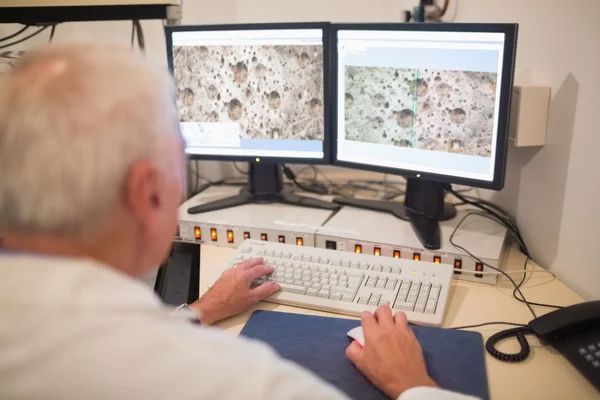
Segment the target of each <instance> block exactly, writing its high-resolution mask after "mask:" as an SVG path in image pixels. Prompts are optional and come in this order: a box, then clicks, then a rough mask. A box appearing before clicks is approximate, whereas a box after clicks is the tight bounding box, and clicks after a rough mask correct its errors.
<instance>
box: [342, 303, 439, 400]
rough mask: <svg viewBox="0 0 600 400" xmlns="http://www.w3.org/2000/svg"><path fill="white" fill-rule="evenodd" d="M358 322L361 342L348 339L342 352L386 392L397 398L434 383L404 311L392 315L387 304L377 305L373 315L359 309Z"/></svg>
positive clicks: (392, 397) (433, 385)
mask: <svg viewBox="0 0 600 400" xmlns="http://www.w3.org/2000/svg"><path fill="white" fill-rule="evenodd" d="M361 325H362V328H363V335H364V338H365V346H364V348H361V346H360V344H358V343H357V342H352V343H351V344H350V346H348V348H347V349H346V356H347V357H348V358H349V359H350V361H352V362H353V363H354V364H355V365H356V367H357V368H358V369H359V370H360V371H361V372H362V373H363V374H364V375H365V376H366V377H367V378H369V380H370V381H371V382H372V383H373V384H374V385H375V386H377V387H378V388H379V389H380V390H381V391H383V392H384V393H385V394H386V395H387V396H389V397H390V398H391V399H397V398H398V396H400V395H401V394H402V393H403V392H405V391H406V390H408V389H410V388H413V387H419V386H431V387H437V385H436V384H435V382H434V381H433V380H432V379H431V378H430V377H429V375H428V374H427V369H426V367H425V359H424V358H423V351H422V350H421V346H420V345H419V342H418V341H417V339H416V338H415V335H414V333H413V331H412V329H410V327H409V326H408V321H407V319H406V314H404V313H403V312H399V313H396V315H394V316H392V310H391V309H390V307H389V306H381V307H379V308H378V309H377V310H376V311H375V314H374V315H373V314H371V313H370V312H363V313H362V315H361Z"/></svg>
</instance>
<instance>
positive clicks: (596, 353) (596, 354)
mask: <svg viewBox="0 0 600 400" xmlns="http://www.w3.org/2000/svg"><path fill="white" fill-rule="evenodd" d="M594 355H595V356H596V357H597V358H599V359H600V351H597V352H595V353H594Z"/></svg>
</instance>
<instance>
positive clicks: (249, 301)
mask: <svg viewBox="0 0 600 400" xmlns="http://www.w3.org/2000/svg"><path fill="white" fill-rule="evenodd" d="M271 273H273V267H269V266H266V265H263V259H262V258H255V259H251V260H246V261H242V262H240V263H238V264H236V265H235V267H234V268H230V269H228V270H227V271H225V272H223V275H221V277H220V278H219V279H218V280H217V281H216V282H215V283H214V285H212V287H211V288H210V289H209V290H208V291H207V292H206V293H205V294H204V295H203V296H202V297H201V298H200V299H199V300H198V301H196V302H195V303H193V304H191V305H190V308H191V309H193V310H195V311H197V312H198V313H199V314H200V320H201V321H202V323H203V324H207V325H210V324H212V323H214V322H217V321H220V320H222V319H225V318H228V317H232V316H234V315H237V314H239V313H242V312H244V311H246V310H248V309H249V308H250V307H252V306H253V305H254V304H256V303H258V302H259V301H260V300H262V299H264V298H265V297H267V296H270V295H272V294H274V293H276V292H278V291H279V289H280V287H279V284H278V283H276V282H267V283H264V284H262V285H260V286H258V287H256V288H252V287H251V285H252V282H253V281H255V280H256V279H258V278H260V277H261V276H263V275H267V274H271Z"/></svg>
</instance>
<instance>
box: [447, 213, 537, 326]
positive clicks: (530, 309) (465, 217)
mask: <svg viewBox="0 0 600 400" xmlns="http://www.w3.org/2000/svg"><path fill="white" fill-rule="evenodd" d="M471 215H479V216H481V217H484V218H487V219H490V220H492V221H495V222H498V221H497V220H496V219H494V217H491V216H489V215H486V214H484V213H480V212H477V211H471V212H469V213H467V214H466V215H465V216H464V217H463V218H462V219H461V220H460V222H459V223H458V225H456V227H455V228H454V230H453V231H452V234H450V238H449V239H448V240H449V241H450V244H452V245H453V246H454V247H455V248H457V249H459V250H461V251H463V252H464V253H465V254H467V255H468V256H469V257H471V258H472V259H474V260H475V261H476V262H478V263H481V264H482V265H485V266H486V267H488V268H491V269H492V270H494V271H497V272H500V273H501V274H502V275H504V276H505V277H506V278H507V279H508V280H509V281H510V282H511V283H512V284H513V286H514V287H515V289H516V290H517V291H518V292H519V294H520V295H521V297H522V298H523V299H525V295H523V293H522V292H521V288H520V287H518V286H517V283H516V282H515V281H514V280H513V279H512V278H511V277H510V275H508V274H507V273H506V272H504V271H502V270H501V269H499V268H496V267H493V266H491V265H489V264H488V263H486V262H485V261H483V260H482V259H480V258H479V257H477V256H475V255H474V254H473V253H471V252H470V251H469V250H467V249H466V248H464V247H463V246H461V245H459V244H457V243H456V242H455V241H454V236H455V235H456V232H457V231H458V229H459V228H460V226H461V225H462V224H463V222H464V221H465V220H466V219H467V218H468V217H470V216H471ZM525 305H526V306H527V308H528V309H529V311H530V312H531V314H532V315H533V317H534V318H537V314H536V313H535V311H534V310H533V308H531V305H530V304H529V302H528V301H527V300H525Z"/></svg>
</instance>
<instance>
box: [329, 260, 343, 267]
mask: <svg viewBox="0 0 600 400" xmlns="http://www.w3.org/2000/svg"><path fill="white" fill-rule="evenodd" d="M331 265H335V266H336V267H341V266H342V260H332V261H331Z"/></svg>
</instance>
